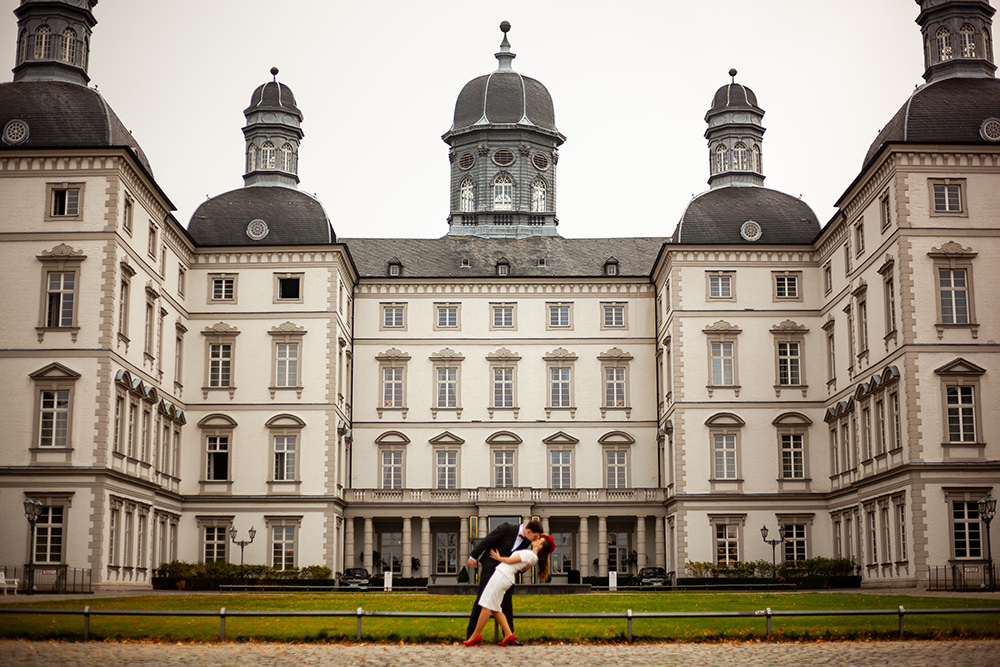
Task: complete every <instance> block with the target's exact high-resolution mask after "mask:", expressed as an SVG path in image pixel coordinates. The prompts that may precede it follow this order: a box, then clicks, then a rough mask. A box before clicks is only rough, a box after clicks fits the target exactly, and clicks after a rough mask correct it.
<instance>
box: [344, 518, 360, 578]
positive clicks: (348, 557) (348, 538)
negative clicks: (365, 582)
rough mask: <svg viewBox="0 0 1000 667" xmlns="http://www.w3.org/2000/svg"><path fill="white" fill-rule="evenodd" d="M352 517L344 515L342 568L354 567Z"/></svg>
mask: <svg viewBox="0 0 1000 667" xmlns="http://www.w3.org/2000/svg"><path fill="white" fill-rule="evenodd" d="M356 556H357V554H356V553H355V552H354V517H353V516H345V517H344V569H345V570H346V569H347V568H349V567H355V565H354V558H355V557H356Z"/></svg>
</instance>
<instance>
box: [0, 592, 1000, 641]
mask: <svg viewBox="0 0 1000 667" xmlns="http://www.w3.org/2000/svg"><path fill="white" fill-rule="evenodd" d="M22 600H23V598H22ZM5 602H6V603H7V604H5V605H3V606H4V607H5V608H8V609H9V608H18V609H23V608H32V607H34V608H37V609H78V610H82V609H83V607H84V606H86V605H89V606H90V607H91V609H127V610H140V609H141V610H165V611H166V610H205V611H213V612H218V610H219V608H220V607H225V608H226V610H227V612H233V611H237V610H263V611H292V610H295V611H300V610H317V611H345V610H355V609H357V608H358V607H363V608H364V609H365V610H372V611H434V612H461V613H463V614H465V613H467V612H468V611H469V610H470V608H471V606H472V598H471V597H470V596H443V595H422V594H420V595H411V594H403V593H379V592H368V593H353V594H345V593H330V594H286V593H272V594H255V593H244V594H232V595H178V596H174V595H151V596H147V597H128V598H95V599H90V600H64V601H46V602H37V603H36V602H30V603H29V602H25V601H18V602H17V603H13V601H5ZM900 605H903V606H904V607H905V608H906V609H907V610H911V609H961V608H964V609H978V608H992V609H997V610H998V611H1000V600H980V599H963V598H921V597H910V596H875V595H859V594H845V593H828V594H820V593H754V594H741V593H686V592H670V593H644V594H627V593H618V594H609V593H595V594H590V595H553V596H548V595H524V596H520V597H517V598H516V599H515V607H514V608H515V612H516V613H520V614H529V613H608V612H624V611H626V610H628V609H631V610H632V611H633V612H634V613H640V612H653V611H668V612H726V611H757V610H763V609H765V608H767V607H770V608H771V609H772V610H774V611H779V610H780V611H791V610H842V609H897V608H898V607H899V606H900ZM905 623H906V636H907V637H908V638H925V639H937V638H956V637H968V638H972V637H993V638H997V637H1000V613H990V614H955V615H926V616H908V617H907V618H906V621H905ZM465 625H466V620H465V618H443V619H438V618H410V617H408V618H378V617H366V618H364V620H363V632H362V639H363V641H374V642H398V641H405V642H453V641H457V640H459V639H464V636H463V635H464V632H465ZM772 626H773V630H774V636H775V638H776V639H778V640H782V639H784V640H811V639H865V638H880V637H886V638H894V637H897V636H898V628H899V626H898V619H897V617H896V616H895V615H893V616H834V617H802V618H774V619H772ZM491 627H492V626H488V630H487V633H485V634H486V636H487V637H491V636H492V634H491V633H492V630H491V629H489V628H491ZM626 628H627V626H626V620H625V619H624V618H607V619H602V618H595V619H545V618H522V619H521V620H520V621H519V622H518V623H517V635H518V637H519V638H523V639H524V640H525V641H528V642H570V643H587V642H616V641H623V640H624V639H625V638H626ZM356 629H357V619H356V618H354V617H350V618H308V617H286V618H273V617H264V618H233V617H228V618H227V619H226V638H227V639H228V640H231V641H268V642H311V641H336V642H352V641H354V640H355V632H356ZM632 632H633V636H634V640H635V641H638V642H644V641H645V642H651V641H719V640H734V639H735V640H744V641H757V640H761V639H766V622H765V619H764V618H763V617H757V618H719V619H710V618H693V619H687V618H684V619H643V618H639V619H633V621H632ZM82 636H83V618H82V616H67V615H34V614H6V613H5V614H2V615H0V637H2V638H30V639H81V638H82ZM218 636H219V618H218V616H215V617H193V618H192V617H150V616H92V617H91V624H90V637H91V639H96V640H102V639H110V640H133V639H134V640H139V639H141V640H153V641H157V640H162V641H215V640H217V639H218Z"/></svg>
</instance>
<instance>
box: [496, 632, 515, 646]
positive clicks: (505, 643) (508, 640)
mask: <svg viewBox="0 0 1000 667" xmlns="http://www.w3.org/2000/svg"><path fill="white" fill-rule="evenodd" d="M515 639H517V637H515V636H514V633H513V632H512V633H510V634H509V635H507V636H506V637H505V638H504V640H503V641H501V642H500V643H499V644H497V646H513V645H514V640H515Z"/></svg>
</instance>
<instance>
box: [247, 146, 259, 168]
mask: <svg viewBox="0 0 1000 667" xmlns="http://www.w3.org/2000/svg"><path fill="white" fill-rule="evenodd" d="M256 168H257V148H256V147H255V146H254V145H253V144H250V145H249V146H247V173H248V174H249V173H250V172H251V171H253V170H254V169H256Z"/></svg>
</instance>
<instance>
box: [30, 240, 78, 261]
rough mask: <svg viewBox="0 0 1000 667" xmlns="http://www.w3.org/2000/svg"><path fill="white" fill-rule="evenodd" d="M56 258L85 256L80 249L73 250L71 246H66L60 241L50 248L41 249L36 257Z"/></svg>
mask: <svg viewBox="0 0 1000 667" xmlns="http://www.w3.org/2000/svg"><path fill="white" fill-rule="evenodd" d="M57 258H73V259H86V258H87V256H86V255H84V254H83V251H82V250H74V249H73V247H72V246H68V245H66V244H65V243H60V244H59V245H57V246H55V247H54V248H52V250H43V251H42V253H41V254H40V255H38V259H57Z"/></svg>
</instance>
